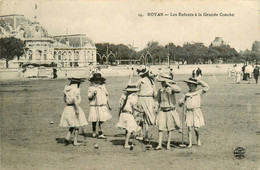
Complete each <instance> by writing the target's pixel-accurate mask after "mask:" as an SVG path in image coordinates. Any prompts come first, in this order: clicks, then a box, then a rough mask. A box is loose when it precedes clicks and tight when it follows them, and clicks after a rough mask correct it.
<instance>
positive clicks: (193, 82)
mask: <svg viewBox="0 0 260 170" xmlns="http://www.w3.org/2000/svg"><path fill="white" fill-rule="evenodd" d="M184 82H186V83H187V84H195V85H198V84H199V82H198V80H197V79H194V78H189V80H184Z"/></svg>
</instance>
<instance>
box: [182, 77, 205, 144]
mask: <svg viewBox="0 0 260 170" xmlns="http://www.w3.org/2000/svg"><path fill="white" fill-rule="evenodd" d="M184 82H186V83H187V85H188V86H189V91H188V92H187V93H185V94H184V96H183V97H182V98H181V99H180V100H179V105H180V106H183V107H184V109H185V115H186V116H185V117H186V120H185V122H186V126H187V127H188V138H189V145H188V148H191V147H192V135H191V128H194V131H195V134H196V137H197V143H198V146H201V141H200V136H199V128H200V127H201V126H204V125H205V123H204V117H203V115H202V112H201V109H200V107H201V95H202V94H205V93H206V92H207V91H208V89H209V86H208V84H207V83H205V82H203V81H202V80H201V79H196V78H190V79H189V80H185V81H184ZM198 85H201V86H202V89H200V90H196V88H197V86H198Z"/></svg>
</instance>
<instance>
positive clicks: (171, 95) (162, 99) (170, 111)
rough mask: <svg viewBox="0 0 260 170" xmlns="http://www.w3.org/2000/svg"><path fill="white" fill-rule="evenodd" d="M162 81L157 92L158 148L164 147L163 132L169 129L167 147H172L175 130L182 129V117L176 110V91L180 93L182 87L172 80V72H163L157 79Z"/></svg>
mask: <svg viewBox="0 0 260 170" xmlns="http://www.w3.org/2000/svg"><path fill="white" fill-rule="evenodd" d="M157 81H158V82H161V85H162V87H161V88H160V89H159V91H158V93H157V102H158V105H157V106H158V108H157V113H158V116H157V124H158V127H159V141H158V146H157V147H156V148H155V149H156V150H161V149H162V139H163V132H164V131H167V133H168V141H167V146H166V149H167V150H169V149H170V142H171V137H172V131H173V130H179V129H180V118H179V115H178V113H177V111H176V108H175V105H176V98H175V93H179V92H180V91H181V88H180V87H179V86H178V85H177V84H176V83H175V82H174V81H173V80H172V76H171V75H170V74H167V73H164V74H161V75H160V77H159V78H158V79H157Z"/></svg>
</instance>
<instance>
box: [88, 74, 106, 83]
mask: <svg viewBox="0 0 260 170" xmlns="http://www.w3.org/2000/svg"><path fill="white" fill-rule="evenodd" d="M95 80H100V81H105V80H106V79H105V78H104V77H102V76H101V74H100V73H94V74H93V76H92V77H91V78H90V79H89V81H91V82H94V81H95Z"/></svg>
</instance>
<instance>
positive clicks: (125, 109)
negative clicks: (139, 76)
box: [116, 84, 141, 149]
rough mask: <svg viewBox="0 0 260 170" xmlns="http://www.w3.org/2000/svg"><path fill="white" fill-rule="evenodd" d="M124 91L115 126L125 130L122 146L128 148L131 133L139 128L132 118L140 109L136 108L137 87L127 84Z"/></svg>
mask: <svg viewBox="0 0 260 170" xmlns="http://www.w3.org/2000/svg"><path fill="white" fill-rule="evenodd" d="M125 91H126V93H124V94H123V95H122V97H121V98H120V101H119V103H120V111H119V114H120V116H119V121H118V123H117V125H116V126H117V127H119V128H122V129H125V130H126V139H125V146H124V148H125V149H130V147H131V146H130V145H129V139H130V136H131V134H132V133H133V132H137V131H139V130H141V127H140V126H138V125H137V123H136V121H135V118H134V117H135V116H136V115H137V113H138V112H141V110H140V109H138V108H137V101H138V95H137V94H136V92H137V91H139V88H137V87H136V86H135V85H130V84H128V85H127V87H126V89H125Z"/></svg>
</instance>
